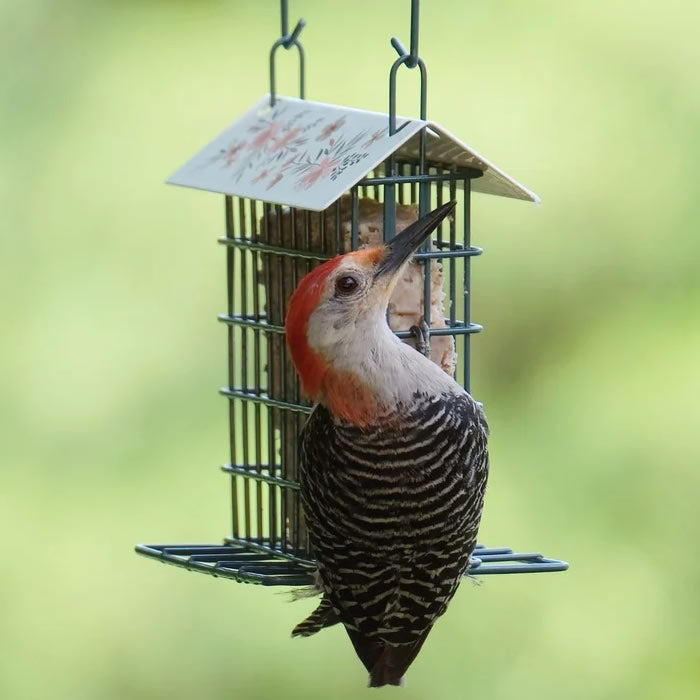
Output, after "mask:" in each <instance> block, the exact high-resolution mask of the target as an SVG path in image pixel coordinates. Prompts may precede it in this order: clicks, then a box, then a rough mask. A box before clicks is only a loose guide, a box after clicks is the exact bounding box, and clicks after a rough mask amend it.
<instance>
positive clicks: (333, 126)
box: [316, 117, 345, 141]
mask: <svg viewBox="0 0 700 700" xmlns="http://www.w3.org/2000/svg"><path fill="white" fill-rule="evenodd" d="M343 124H345V117H341V118H340V119H336V120H335V121H334V122H331V123H330V124H326V126H324V127H323V129H322V130H321V133H320V134H319V135H318V136H317V137H316V141H325V140H326V139H327V138H328V137H329V136H331V134H333V133H335V132H336V131H338V129H340V127H341V126H343Z"/></svg>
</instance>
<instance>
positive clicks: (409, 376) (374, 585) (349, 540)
mask: <svg viewBox="0 0 700 700" xmlns="http://www.w3.org/2000/svg"><path fill="white" fill-rule="evenodd" d="M454 206H455V202H450V203H449V204H446V205H444V206H442V207H440V208H438V209H436V210H435V211H433V212H431V213H429V214H427V215H426V216H425V217H423V218H422V219H420V220H419V221H417V222H415V223H414V224H411V225H410V226H408V227H407V228H406V229H404V231H402V232H401V233H400V234H399V235H397V236H396V237H395V238H394V239H393V240H391V241H390V242H389V243H387V244H385V245H381V246H374V247H370V248H364V249H361V250H358V251H354V252H351V253H346V254H345V255H339V256H337V257H335V258H333V259H332V260H328V261H327V262H325V263H323V264H322V265H319V266H318V267H316V268H315V269H314V270H312V271H311V272H310V273H308V274H307V275H306V276H305V277H304V278H303V279H302V280H301V281H300V283H299V285H298V286H297V288H296V290H295V291H294V293H293V295H292V297H291V298H290V301H289V306H288V312H287V317H286V321H285V329H286V336H287V343H288V346H289V350H290V354H291V357H292V360H293V362H294V365H295V367H296V370H297V372H298V374H299V378H300V381H301V385H302V388H303V390H304V392H305V394H307V395H308V396H309V397H310V398H311V399H312V400H313V401H314V403H315V406H314V409H313V411H312V413H311V415H310V416H309V419H308V421H307V423H306V425H305V426H304V429H303V431H302V433H301V437H300V445H299V462H300V493H301V499H302V503H303V506H304V511H305V513H304V516H305V519H306V524H307V529H308V532H309V538H310V543H311V547H312V551H313V555H314V557H315V559H316V561H317V566H318V584H319V588H320V590H321V593H322V599H321V603H320V605H319V607H318V608H317V609H316V610H315V611H314V612H313V613H312V614H311V615H310V616H309V617H308V618H307V619H306V620H304V621H303V622H301V623H300V624H299V625H297V626H296V627H295V628H294V630H293V632H292V635H293V636H309V635H311V634H314V633H316V632H318V631H319V630H321V629H323V628H324V627H329V626H331V625H334V624H336V623H342V624H343V625H344V626H345V629H346V631H347V633H348V636H349V637H350V640H351V642H352V644H353V646H354V648H355V651H356V653H357V655H358V657H359V658H360V660H361V661H362V663H363V664H364V666H365V667H366V669H367V671H368V672H369V674H370V675H369V685H370V686H372V687H374V686H383V685H403V676H404V674H405V672H406V669H407V668H408V667H409V665H410V664H411V663H412V662H413V660H414V659H415V658H416V656H417V654H418V652H419V651H420V649H421V646H422V645H423V642H424V641H425V639H426V637H427V636H428V634H429V632H430V630H431V628H432V626H433V624H434V623H435V621H436V620H437V618H438V617H440V616H441V615H442V614H443V613H444V612H445V610H446V608H447V605H448V603H449V602H450V600H451V599H452V597H453V595H454V594H455V591H456V590H457V587H458V586H459V583H460V581H461V579H462V576H463V574H464V573H465V571H466V569H467V565H468V563H469V556H470V554H471V553H472V550H473V549H474V546H475V544H476V536H477V531H478V528H479V521H480V518H481V512H482V508H483V502H484V493H485V490H486V481H487V476H488V451H487V436H488V427H487V424H486V419H485V417H484V415H483V413H482V411H481V409H480V407H479V406H478V404H477V403H476V402H475V401H474V399H473V398H472V397H471V396H470V395H469V394H468V393H467V392H466V391H465V390H464V389H463V388H462V387H461V386H460V385H459V384H458V383H457V382H456V381H454V380H453V379H452V378H451V377H450V376H449V375H448V374H446V373H445V372H444V371H443V370H442V369H441V368H440V367H438V366H437V365H436V364H434V363H433V362H431V361H430V360H429V359H427V358H426V357H424V356H423V355H422V354H420V353H419V352H417V351H416V350H415V349H414V348H412V347H410V346H409V345H406V344H405V343H402V342H401V341H400V340H399V339H398V338H397V337H396V336H395V335H394V334H393V333H392V331H391V330H390V328H389V326H388V325H387V322H386V310H387V304H388V301H389V297H390V296H391V293H392V290H393V289H394V286H395V284H396V282H397V280H398V279H399V278H400V277H401V275H402V272H403V271H404V269H405V266H406V265H407V264H409V260H410V258H411V257H412V255H413V253H414V251H415V250H416V249H417V248H418V247H419V246H420V245H421V244H422V243H423V242H424V241H425V240H426V239H427V238H428V237H429V236H430V234H431V233H432V231H433V230H434V229H435V228H436V227H437V226H438V224H439V223H440V221H442V220H443V218H444V217H445V216H447V215H448V214H450V213H451V212H452V211H453V209H454Z"/></svg>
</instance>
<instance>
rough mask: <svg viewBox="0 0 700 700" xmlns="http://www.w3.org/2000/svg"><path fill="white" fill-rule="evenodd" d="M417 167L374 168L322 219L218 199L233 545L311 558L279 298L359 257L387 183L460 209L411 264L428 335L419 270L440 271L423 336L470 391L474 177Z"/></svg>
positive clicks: (295, 396) (299, 405)
mask: <svg viewBox="0 0 700 700" xmlns="http://www.w3.org/2000/svg"><path fill="white" fill-rule="evenodd" d="M418 167H419V166H418V163H408V162H404V163H399V164H396V165H395V166H394V168H395V172H396V173H397V174H396V175H395V176H388V175H387V174H386V173H387V169H388V166H387V167H384V166H382V167H381V168H380V169H378V170H377V171H375V172H373V173H371V174H369V175H368V176H367V177H366V178H365V179H363V180H362V181H361V182H360V183H359V184H358V185H357V186H355V187H354V188H353V189H352V190H351V191H350V192H348V193H347V195H345V196H344V197H342V198H341V199H339V200H338V201H337V202H336V203H335V204H333V205H332V206H331V207H330V208H329V209H327V210H325V211H324V212H310V211H306V210H298V209H290V208H286V207H285V208H283V207H281V206H278V205H272V204H268V203H263V202H258V201H253V200H249V199H243V198H237V197H226V236H225V237H224V238H222V239H220V241H221V243H222V244H224V245H225V246H226V248H227V251H226V258H227V266H226V267H227V290H228V308H227V311H226V313H225V314H222V315H221V316H220V317H219V318H220V320H221V321H223V322H224V323H225V324H226V325H227V329H228V386H227V387H225V388H223V389H221V393H222V394H224V395H225V396H226V397H228V399H229V403H230V407H229V431H230V441H231V445H230V461H229V463H228V464H226V465H224V467H223V468H224V470H225V471H226V472H229V473H230V475H231V503H232V511H233V520H232V525H231V531H232V535H231V539H232V541H233V542H240V543H246V542H250V543H255V544H257V545H259V546H263V547H265V548H268V549H269V550H270V551H272V552H275V553H277V554H279V555H281V556H284V557H288V558H291V559H294V558H298V559H301V560H307V561H308V560H310V559H311V553H310V550H309V542H308V537H307V533H306V529H305V525H304V518H303V513H302V508H301V503H300V499H299V493H298V489H299V487H298V468H299V465H298V458H297V442H298V437H299V433H300V432H301V429H302V427H303V425H304V422H305V420H306V414H308V413H309V412H310V410H311V406H310V404H309V403H308V401H306V400H305V399H304V397H303V396H302V394H301V392H300V386H299V379H298V376H297V374H296V372H295V370H294V367H293V365H292V363H291V360H290V358H289V356H288V351H287V346H286V342H285V338H284V318H285V315H286V310H287V300H288V299H289V297H290V295H291V294H292V292H293V291H294V289H295V288H296V286H297V284H298V282H299V280H300V279H301V278H302V277H303V276H304V275H305V274H306V273H307V272H309V271H310V270H311V269H312V268H313V267H314V266H315V265H317V264H319V263H320V262H321V261H323V260H326V259H328V258H330V257H333V256H334V255H335V254H337V253H343V252H347V250H350V249H353V250H354V249H357V247H358V244H359V235H358V232H359V229H360V224H361V221H360V219H359V217H360V213H359V212H360V206H359V205H360V202H361V200H362V199H372V200H375V201H377V202H381V203H384V200H385V189H386V187H387V186H388V185H391V186H393V187H394V188H395V195H396V201H397V202H398V204H399V205H407V204H415V205H419V198H420V190H421V187H424V188H426V189H427V194H428V196H427V200H426V201H425V202H423V205H424V206H427V207H428V208H434V207H436V206H439V205H440V204H442V203H443V202H446V201H449V200H452V199H456V200H457V201H458V205H457V208H456V212H455V216H454V218H452V219H451V220H448V221H446V222H444V223H443V224H442V225H441V226H440V227H439V229H438V230H437V231H436V234H434V240H433V247H432V249H431V247H430V246H429V245H426V249H424V250H423V251H422V252H421V253H419V254H417V256H416V258H417V259H418V260H421V261H423V263H424V265H423V269H424V277H425V285H424V301H423V310H424V311H423V315H424V316H425V321H426V324H427V325H428V326H429V325H430V321H431V319H430V307H431V299H430V294H431V280H430V265H428V264H425V262H426V261H428V260H430V259H437V260H438V261H439V262H441V263H442V266H443V275H444V283H443V288H444V291H445V293H446V299H445V310H446V318H445V321H446V325H447V327H446V328H442V329H431V330H430V335H431V336H433V335H450V336H453V337H454V338H455V344H456V355H457V363H456V366H455V378H456V379H457V381H459V382H460V383H461V384H462V385H463V386H465V388H467V389H468V388H469V379H470V377H469V364H470V347H469V346H470V335H471V334H472V333H477V332H479V331H480V330H481V327H480V326H479V325H477V324H474V323H472V322H471V314H470V298H469V279H470V260H471V257H473V256H475V255H479V254H480V253H481V250H480V249H479V248H475V247H473V246H471V244H470V224H469V213H470V212H469V193H470V179H471V178H472V177H475V176H477V175H479V174H480V173H479V172H478V171H472V170H462V171H450V170H445V169H442V168H438V167H429V168H428V169H427V172H426V174H425V175H419V174H418ZM458 185H459V187H458ZM424 199H425V195H424ZM384 206H385V208H386V206H387V205H386V203H384ZM348 220H349V229H350V230H349V235H348ZM385 220H386V217H385ZM385 237H388V238H391V237H393V236H392V235H388V236H387V235H386V233H385ZM397 335H399V336H400V337H403V338H405V337H408V336H410V335H411V334H410V332H409V331H403V332H399V333H397Z"/></svg>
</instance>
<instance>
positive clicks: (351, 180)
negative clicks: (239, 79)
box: [168, 95, 539, 211]
mask: <svg viewBox="0 0 700 700" xmlns="http://www.w3.org/2000/svg"><path fill="white" fill-rule="evenodd" d="M269 102H270V97H269V95H266V96H265V97H263V98H262V99H261V100H260V101H259V102H258V103H257V104H256V105H254V106H253V107H252V108H251V109H250V110H249V111H248V112H247V113H246V114H244V115H243V116H242V117H241V118H240V119H239V120H238V121H236V122H235V123H234V124H232V125H231V126H230V127H228V129H226V130H225V131H224V132H223V133H222V134H220V135H219V136H217V137H216V138H215V139H214V140H213V141H212V142H211V143H209V144H208V145H207V146H205V147H204V148H203V149H202V150H201V151H199V152H198V153H197V154H196V155H195V156H193V157H192V158H191V159H190V160H189V161H188V162H187V163H185V165H183V166H182V167H181V168H180V169H179V170H177V171H176V172H175V173H174V174H173V175H171V176H170V178H168V182H169V183H171V184H174V185H183V186H184V187H194V188H197V189H202V190H209V191H211V192H221V193H223V194H229V195H235V196H237V197H248V198H251V199H259V200H262V201H266V202H274V203H276V204H286V205H288V206H291V207H298V208H303V209H311V210H314V211H321V210H323V209H326V208H327V207H329V206H330V205H331V204H332V203H333V202H335V201H336V200H337V199H338V198H340V197H341V196H342V195H343V193H344V192H346V191H347V190H348V189H350V188H351V187H352V186H353V185H355V184H356V183H357V182H359V181H360V180H361V179H362V178H363V177H365V176H366V175H367V174H368V173H370V172H371V171H372V170H374V168H375V167H376V166H377V165H379V164H380V163H382V162H383V161H384V160H386V158H388V157H389V156H390V155H392V154H394V155H396V156H397V157H398V158H402V157H405V158H410V159H416V158H417V157H418V147H419V132H420V130H421V129H422V128H423V127H424V126H427V130H426V133H427V139H426V160H427V162H428V163H430V164H431V165H441V166H446V167H450V166H457V167H469V168H475V169H477V170H481V171H482V172H483V176H482V177H479V178H476V179H474V180H472V190H474V191H475V192H484V193H486V194H495V195H499V196H502V197H512V198H515V199H524V200H526V201H530V202H539V198H538V197H537V195H536V194H534V193H533V192H531V191H530V190H528V189H527V188H525V187H523V185H521V184H520V183H519V182H517V181H516V180H514V179H513V178H512V177H510V176H509V175H507V174H506V173H504V172H503V171H502V170H500V169H499V168H497V167H496V166H495V165H493V163H491V162H489V161H488V160H486V158H484V157H483V156H481V155H480V154H479V153H477V152H476V151H475V150H474V149H472V148H471V147H469V146H467V145H466V144H465V143H463V142H462V141H460V140H459V139H458V138H457V137H456V136H454V135H453V134H451V133H450V132H449V131H447V130H446V129H444V128H443V127H442V126H440V125H439V124H436V123H434V122H425V121H421V120H420V119H408V118H406V117H397V118H396V125H397V132H396V133H395V134H393V135H391V136H390V135H389V118H388V116H387V115H386V114H381V113H379V112H367V111H364V110H359V109H352V108H350V107H340V106H338V105H330V104H323V103H320V102H311V101H310V100H300V99H297V98H293V97H278V98H277V101H276V102H275V105H274V106H270V104H269Z"/></svg>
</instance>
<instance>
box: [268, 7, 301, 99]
mask: <svg viewBox="0 0 700 700" xmlns="http://www.w3.org/2000/svg"><path fill="white" fill-rule="evenodd" d="M280 15H281V20H282V22H281V24H282V36H281V37H280V38H279V39H278V40H277V41H276V42H275V43H274V44H273V45H272V49H270V106H273V105H274V104H275V101H276V94H277V91H276V87H275V53H276V52H277V49H278V48H279V47H280V46H282V47H283V48H285V49H286V50H289V49H291V48H292V46H296V47H297V50H298V51H299V97H300V98H301V99H302V100H303V99H304V93H305V91H306V86H305V72H306V71H305V62H304V47H303V46H302V45H301V42H300V41H299V35H300V34H301V30H302V29H303V28H304V27H305V26H306V20H304V19H300V20H299V21H298V22H297V23H296V26H295V27H294V31H293V32H292V33H291V34H289V8H288V2H287V0H280Z"/></svg>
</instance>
